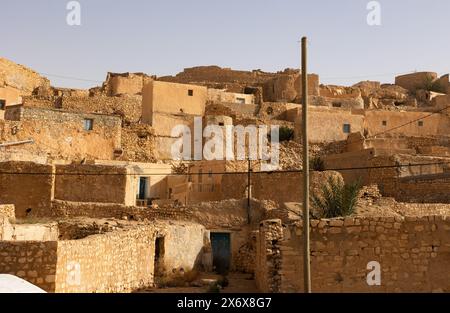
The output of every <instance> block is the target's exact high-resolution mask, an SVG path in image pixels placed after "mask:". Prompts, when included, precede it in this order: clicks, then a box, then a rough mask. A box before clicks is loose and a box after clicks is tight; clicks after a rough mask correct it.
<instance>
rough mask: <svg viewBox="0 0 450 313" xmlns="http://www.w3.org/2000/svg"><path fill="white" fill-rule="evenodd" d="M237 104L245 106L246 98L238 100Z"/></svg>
mask: <svg viewBox="0 0 450 313" xmlns="http://www.w3.org/2000/svg"><path fill="white" fill-rule="evenodd" d="M236 102H237V103H239V104H245V98H236Z"/></svg>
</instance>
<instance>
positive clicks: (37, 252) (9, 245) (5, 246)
mask: <svg viewBox="0 0 450 313" xmlns="http://www.w3.org/2000/svg"><path fill="white" fill-rule="evenodd" d="M57 250H58V244H57V242H56V241H47V242H37V241H0V273H2V274H11V275H15V276H18V277H20V278H23V279H25V280H27V281H28V282H30V283H32V284H35V285H37V286H39V287H40V288H42V289H44V290H46V291H49V292H51V291H55V277H56V269H57ZM31 264H32V265H33V266H31Z"/></svg>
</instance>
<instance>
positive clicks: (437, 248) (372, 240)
mask: <svg viewBox="0 0 450 313" xmlns="http://www.w3.org/2000/svg"><path fill="white" fill-rule="evenodd" d="M259 232H260V233H259V237H258V242H259V244H258V249H257V266H256V279H257V285H258V286H259V288H260V290H262V291H271V292H274V291H281V292H301V291H302V290H303V256H302V255H303V246H302V228H301V223H299V224H291V225H288V226H285V225H282V224H281V221H280V220H269V221H265V222H263V223H261V225H260V230H259ZM449 234H450V218H448V217H447V216H429V217H405V218H398V217H396V218H394V217H383V218H376V217H372V218H345V219H343V218H340V219H332V220H328V219H323V220H312V221H311V275H312V290H313V291H315V292H436V291H441V292H442V291H443V292H448V291H450V271H448V268H449V266H450V244H449V243H448V240H447V238H448V236H449ZM371 261H376V262H379V264H380V265H381V285H380V286H369V285H368V284H367V281H366V277H367V274H368V273H369V272H370V270H367V264H368V263H369V262H371Z"/></svg>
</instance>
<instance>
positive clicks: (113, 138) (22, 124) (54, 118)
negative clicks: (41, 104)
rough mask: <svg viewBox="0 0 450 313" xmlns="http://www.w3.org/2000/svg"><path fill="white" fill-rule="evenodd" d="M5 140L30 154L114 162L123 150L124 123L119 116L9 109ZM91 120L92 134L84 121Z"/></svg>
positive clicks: (34, 109) (21, 108)
mask: <svg viewBox="0 0 450 313" xmlns="http://www.w3.org/2000/svg"><path fill="white" fill-rule="evenodd" d="M5 117H6V118H7V119H9V121H5V124H4V131H3V132H2V139H4V140H5V141H23V140H29V139H33V141H34V142H33V143H30V144H27V146H26V149H27V150H28V151H29V152H33V153H37V154H41V153H46V154H48V155H49V156H51V157H52V158H54V159H75V160H82V159H85V158H86V159H105V160H111V159H113V158H114V152H115V150H116V149H120V148H121V120H120V118H119V117H116V116H107V115H99V114H77V113H70V112H64V111H58V110H47V109H41V108H30V107H22V106H17V107H14V108H13V107H9V108H8V109H7V111H6V115H5ZM86 119H88V120H92V122H93V128H92V130H86V129H84V121H85V120H86Z"/></svg>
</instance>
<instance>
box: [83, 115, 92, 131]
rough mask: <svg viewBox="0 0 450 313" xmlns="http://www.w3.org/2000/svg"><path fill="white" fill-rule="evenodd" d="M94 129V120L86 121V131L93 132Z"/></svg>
mask: <svg viewBox="0 0 450 313" xmlns="http://www.w3.org/2000/svg"><path fill="white" fill-rule="evenodd" d="M93 128H94V120H93V119H91V118H85V119H84V130H92V129H93Z"/></svg>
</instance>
